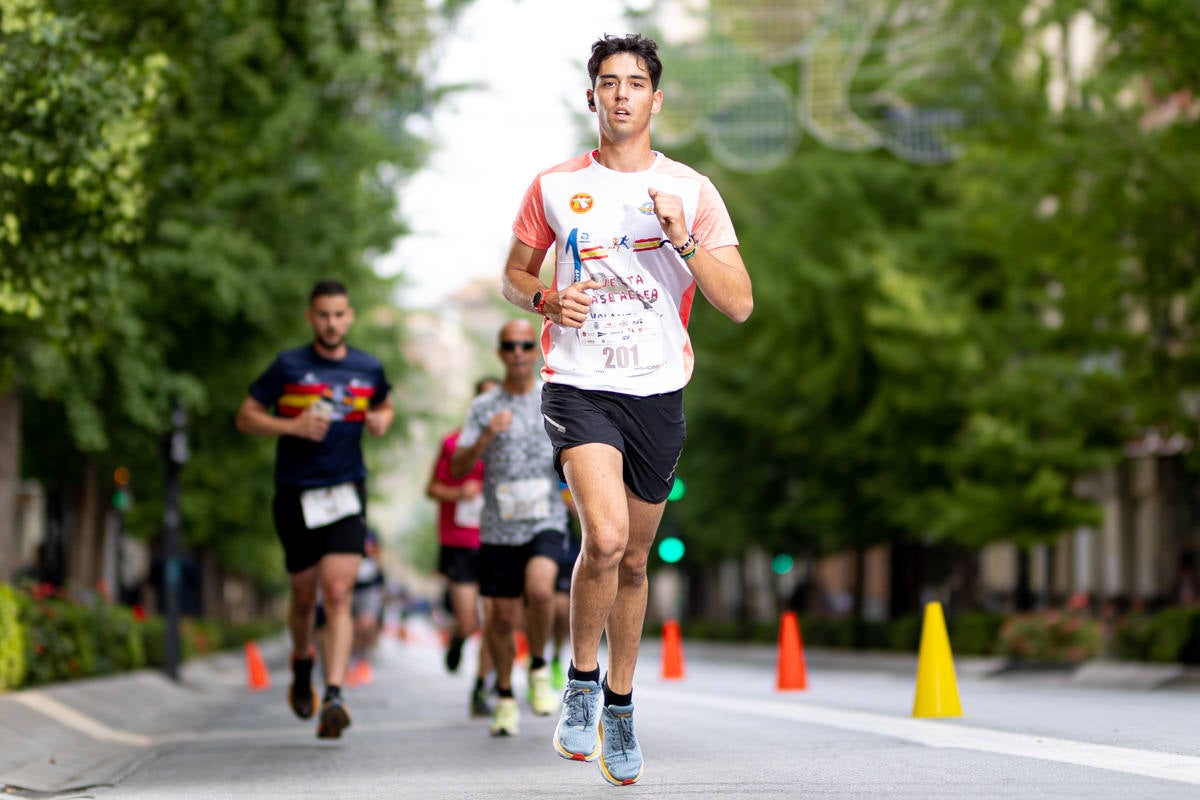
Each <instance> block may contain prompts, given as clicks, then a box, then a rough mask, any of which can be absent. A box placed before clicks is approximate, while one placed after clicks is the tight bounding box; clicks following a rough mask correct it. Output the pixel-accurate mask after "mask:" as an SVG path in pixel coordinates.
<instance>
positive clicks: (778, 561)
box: [771, 553, 796, 575]
mask: <svg viewBox="0 0 1200 800" xmlns="http://www.w3.org/2000/svg"><path fill="white" fill-rule="evenodd" d="M794 566H796V559H794V558H792V557H791V556H790V555H788V554H787V553H780V554H779V555H777V556H775V557H774V558H772V559H771V571H772V572H774V573H775V574H776V575H787V574H788V573H789V572H791V571H792V567H794Z"/></svg>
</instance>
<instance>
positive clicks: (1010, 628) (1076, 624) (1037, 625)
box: [997, 610, 1104, 664]
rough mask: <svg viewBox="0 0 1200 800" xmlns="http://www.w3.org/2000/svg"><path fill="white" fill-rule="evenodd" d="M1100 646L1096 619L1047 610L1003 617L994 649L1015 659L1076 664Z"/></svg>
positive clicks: (1099, 626)
mask: <svg viewBox="0 0 1200 800" xmlns="http://www.w3.org/2000/svg"><path fill="white" fill-rule="evenodd" d="M1103 647H1104V635H1103V629H1102V627H1101V625H1100V623H1099V622H1098V621H1096V620H1094V619H1089V618H1087V617H1083V616H1081V615H1079V614H1067V613H1064V612H1062V611H1057V610H1051V611H1041V612H1036V613H1032V614H1017V615H1015V616H1011V617H1009V618H1008V619H1007V620H1005V622H1004V624H1003V625H1002V626H1001V628H1000V636H999V642H998V647H997V652H998V653H999V654H1000V655H1004V656H1008V657H1009V658H1013V659H1016V660H1019V661H1027V662H1034V663H1037V662H1044V663H1063V664H1076V663H1079V662H1080V661H1085V660H1087V659H1089V658H1092V657H1093V656H1096V655H1098V654H1099V653H1100V652H1101V650H1102V649H1103Z"/></svg>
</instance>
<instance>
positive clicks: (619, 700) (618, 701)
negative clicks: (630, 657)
mask: <svg viewBox="0 0 1200 800" xmlns="http://www.w3.org/2000/svg"><path fill="white" fill-rule="evenodd" d="M601 686H603V687H604V705H606V706H631V705H633V692H630V693H629V694H617V693H616V692H614V691H613V690H612V689H610V688H608V676H607V675H605V676H604V682H603V683H602V684H601Z"/></svg>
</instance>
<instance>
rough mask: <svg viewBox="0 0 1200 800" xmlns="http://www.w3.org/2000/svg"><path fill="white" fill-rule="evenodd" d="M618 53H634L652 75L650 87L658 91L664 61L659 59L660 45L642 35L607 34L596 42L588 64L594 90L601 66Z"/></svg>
mask: <svg viewBox="0 0 1200 800" xmlns="http://www.w3.org/2000/svg"><path fill="white" fill-rule="evenodd" d="M617 53H632V54H633V55H634V56H636V57H637V60H638V63H639V64H641V65H644V66H645V68H646V71H647V72H649V73H650V85H651V86H653V87H654V89H655V90H656V91H657V89H658V81H659V79H661V78H662V61H660V60H659V58H658V43H657V42H655V41H654V40H653V39H648V38H646V37H645V36H642V35H641V34H640V33H630V34H626V35H625V36H614V35H613V34H611V33H606V34H604V36H603V37H601V38H599V39H597V40H596V42H595V43H594V44H593V45H592V57H591V58H589V59H588V63H587V69H588V77H589V78H591V81H592V87H593V88H595V86H596V76H597V75H599V74H600V65H601V64H603V63H604V59H606V58H608V57H609V56H615V55H616V54H617Z"/></svg>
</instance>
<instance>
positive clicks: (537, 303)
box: [529, 289, 542, 311]
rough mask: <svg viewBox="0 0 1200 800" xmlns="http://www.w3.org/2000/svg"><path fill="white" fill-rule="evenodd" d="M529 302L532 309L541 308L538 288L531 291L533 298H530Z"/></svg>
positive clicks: (539, 309)
mask: <svg viewBox="0 0 1200 800" xmlns="http://www.w3.org/2000/svg"><path fill="white" fill-rule="evenodd" d="M529 304H530V305H531V306H533V310H534V311H541V310H542V291H541V289H539V290H538V291H536V292H534V293H533V299H532V300H530V302H529Z"/></svg>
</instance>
